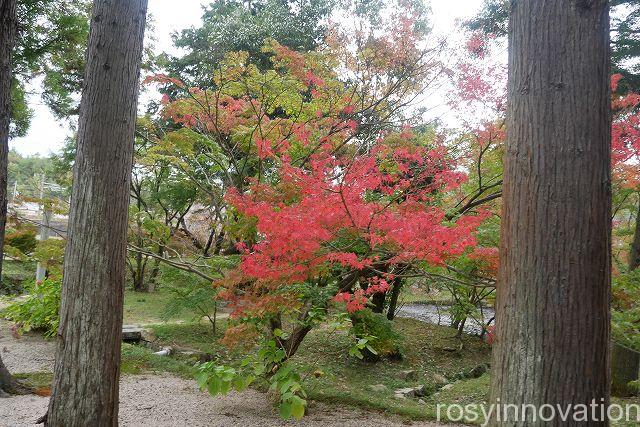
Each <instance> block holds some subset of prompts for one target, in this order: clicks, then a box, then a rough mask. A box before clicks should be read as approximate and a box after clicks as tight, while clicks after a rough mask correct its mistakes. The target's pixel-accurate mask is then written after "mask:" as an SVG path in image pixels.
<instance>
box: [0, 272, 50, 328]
mask: <svg viewBox="0 0 640 427" xmlns="http://www.w3.org/2000/svg"><path fill="white" fill-rule="evenodd" d="M28 292H29V294H28V295H27V296H26V298H24V299H18V300H15V301H14V302H13V303H12V304H11V305H9V306H8V307H7V308H5V309H4V310H3V313H4V314H5V316H6V317H7V318H9V319H11V320H12V321H13V322H15V323H16V325H17V326H18V330H19V331H21V332H28V331H31V330H41V331H44V334H45V336H47V337H51V336H54V335H55V334H56V333H57V332H58V324H59V322H60V316H59V310H60V294H61V292H62V278H61V277H58V276H52V277H48V278H46V279H45V280H43V281H42V282H35V283H32V284H31V285H30V286H29V289H28Z"/></svg>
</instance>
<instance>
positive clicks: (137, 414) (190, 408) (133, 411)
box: [0, 320, 437, 427]
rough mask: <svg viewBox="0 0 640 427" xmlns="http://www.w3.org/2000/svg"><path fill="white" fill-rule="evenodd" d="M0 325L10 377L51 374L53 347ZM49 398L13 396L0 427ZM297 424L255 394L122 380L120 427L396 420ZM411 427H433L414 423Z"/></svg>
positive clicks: (372, 419) (316, 409)
mask: <svg viewBox="0 0 640 427" xmlns="http://www.w3.org/2000/svg"><path fill="white" fill-rule="evenodd" d="M9 326H10V325H9V323H8V322H6V321H2V320H0V351H2V359H3V360H4V362H5V364H6V365H7V368H9V371H11V372H14V373H18V372H37V371H51V370H52V367H53V353H54V346H53V343H52V342H50V341H49V342H47V341H44V340H43V339H42V338H40V337H38V336H23V337H21V338H20V339H16V338H15V337H13V336H12V334H11V333H10V330H9ZM47 402H48V398H46V397H38V396H17V397H11V398H8V399H1V400H0V427H22V426H32V425H34V424H33V423H34V421H35V420H36V419H37V418H38V417H39V416H40V415H42V414H44V412H45V410H46V407H47ZM308 412H309V413H308V416H306V417H304V419H303V420H302V421H301V422H293V421H290V422H284V421H282V420H281V419H280V418H279V417H278V414H277V412H276V411H275V410H274V408H273V405H272V404H271V401H270V397H269V396H268V395H266V394H263V393H259V392H257V391H255V390H247V391H245V392H243V393H240V394H238V393H230V394H229V395H228V396H225V397H218V398H212V397H210V396H209V395H208V394H205V393H203V392H201V391H200V390H198V388H197V386H196V384H195V381H191V380H185V379H182V378H177V377H174V376H170V375H127V376H123V377H122V379H121V380H120V425H122V426H145V427H181V426H185V427H186V426H188V427H200V426H202V427H212V426H221V427H222V426H225V427H226V426H243V427H244V426H246V427H252V426H256V427H258V426H259V427H266V426H305V427H306V426H317V427H320V426H328V427H333V426H335V427H342V426H347V427H348V426H353V427H374V426H375V427H379V426H397V427H400V426H402V425H406V424H403V422H402V421H401V420H400V419H398V418H387V417H384V416H382V415H381V414H377V413H371V412H364V411H362V410H359V409H357V408H350V407H338V406H333V405H332V406H329V405H324V404H313V403H312V405H311V408H310V409H309V411H308ZM413 425H414V426H422V427H427V426H436V425H437V424H434V423H414V424H413Z"/></svg>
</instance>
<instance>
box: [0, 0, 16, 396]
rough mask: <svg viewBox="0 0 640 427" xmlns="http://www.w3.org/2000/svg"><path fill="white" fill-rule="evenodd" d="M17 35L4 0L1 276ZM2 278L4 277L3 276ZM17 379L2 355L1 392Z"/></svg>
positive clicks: (0, 12) (0, 24)
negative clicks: (11, 373)
mask: <svg viewBox="0 0 640 427" xmlns="http://www.w3.org/2000/svg"><path fill="white" fill-rule="evenodd" d="M15 39H16V2H15V0H0V278H1V277H2V259H3V257H4V252H3V249H4V232H5V226H6V224H7V166H8V162H9V159H8V153H9V125H10V122H11V78H12V77H11V70H12V68H11V52H12V50H13V46H14V44H15ZM0 280H1V279H0ZM11 384H13V379H12V378H11V375H9V371H8V370H7V369H6V368H5V366H4V364H3V363H2V357H1V356H0V395H2V394H4V393H3V390H4V391H9V389H10V388H11V387H10V386H11Z"/></svg>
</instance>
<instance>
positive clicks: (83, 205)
mask: <svg viewBox="0 0 640 427" xmlns="http://www.w3.org/2000/svg"><path fill="white" fill-rule="evenodd" d="M146 10H147V1H146V0H96V1H95V2H94V5H93V11H92V19H91V30H90V34H89V43H88V47H87V55H86V57H87V66H86V71H85V75H84V87H83V93H82V100H81V103H80V116H79V117H80V120H79V124H78V148H77V155H76V159H75V164H74V178H73V191H72V196H71V208H70V215H69V229H68V241H67V245H66V252H65V257H64V268H63V270H64V277H63V290H62V303H61V307H60V329H59V332H58V343H57V350H56V363H55V370H54V380H53V386H52V396H51V400H50V402H49V411H48V414H47V415H45V417H44V421H45V423H46V424H47V425H50V426H56V427H58V426H72V425H92V426H114V425H117V424H118V389H119V374H120V346H121V335H122V332H121V328H122V304H123V296H124V293H123V286H124V280H125V256H126V244H127V214H128V207H129V183H130V180H131V164H132V159H133V143H134V131H135V119H136V106H137V94H138V83H139V82H138V79H139V73H140V61H141V56H142V45H143V38H144V28H145V21H146Z"/></svg>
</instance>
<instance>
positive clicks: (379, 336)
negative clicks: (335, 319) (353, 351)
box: [351, 308, 402, 361]
mask: <svg viewBox="0 0 640 427" xmlns="http://www.w3.org/2000/svg"><path fill="white" fill-rule="evenodd" d="M351 322H352V324H353V328H352V332H353V334H354V335H355V336H356V339H358V342H359V343H363V344H362V347H363V348H361V349H359V350H361V351H362V356H363V358H364V359H365V360H368V361H377V360H379V359H380V358H382V357H386V358H391V359H400V358H402V351H401V344H402V337H401V336H400V334H398V333H397V332H396V331H395V330H394V329H393V322H391V321H390V320H388V319H387V318H386V317H385V316H384V315H382V314H380V313H374V312H373V311H371V310H370V309H368V308H366V309H364V310H359V311H357V312H355V313H354V314H352V315H351ZM362 340H365V342H363V341H362ZM369 347H372V348H373V350H374V351H371V350H370V349H369Z"/></svg>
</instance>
